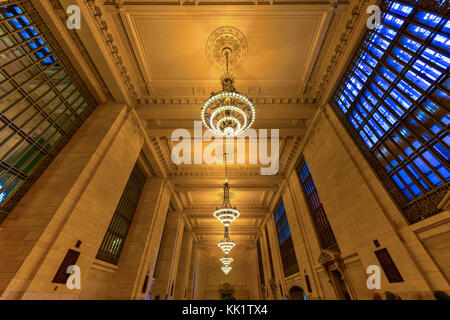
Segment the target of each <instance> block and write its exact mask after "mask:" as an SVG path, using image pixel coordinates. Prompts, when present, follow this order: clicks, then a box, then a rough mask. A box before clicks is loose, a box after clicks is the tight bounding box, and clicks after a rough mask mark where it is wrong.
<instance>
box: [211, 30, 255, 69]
mask: <svg viewBox="0 0 450 320" xmlns="http://www.w3.org/2000/svg"><path fill="white" fill-rule="evenodd" d="M223 48H229V49H230V50H231V55H230V56H229V58H228V65H229V67H230V69H232V68H233V67H234V66H236V65H238V64H240V63H242V62H244V61H245V59H246V58H247V39H246V38H245V36H244V34H243V33H242V32H241V31H240V30H239V29H237V28H235V27H232V26H222V27H219V28H217V29H216V30H214V31H213V32H212V33H211V35H210V36H209V37H208V40H207V42H206V55H207V56H208V60H209V61H210V63H211V64H214V65H216V67H218V68H219V69H220V70H225V68H226V64H227V61H226V58H225V55H224V54H223V52H222V50H223Z"/></svg>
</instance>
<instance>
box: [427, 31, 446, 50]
mask: <svg viewBox="0 0 450 320" xmlns="http://www.w3.org/2000/svg"><path fill="white" fill-rule="evenodd" d="M431 43H432V44H434V45H435V46H437V47H440V48H442V49H444V50H447V51H448V48H450V39H449V38H447V37H446V36H444V35H443V34H437V35H435V36H434V38H433V41H431Z"/></svg>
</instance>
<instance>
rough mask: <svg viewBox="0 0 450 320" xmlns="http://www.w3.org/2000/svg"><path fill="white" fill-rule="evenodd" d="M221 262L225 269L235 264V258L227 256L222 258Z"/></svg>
mask: <svg viewBox="0 0 450 320" xmlns="http://www.w3.org/2000/svg"><path fill="white" fill-rule="evenodd" d="M220 262H222V264H223V265H224V266H225V267H228V266H229V265H230V264H231V263H232V262H233V258H232V257H230V256H229V255H227V254H226V255H225V256H224V257H223V258H220Z"/></svg>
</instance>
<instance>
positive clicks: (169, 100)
mask: <svg viewBox="0 0 450 320" xmlns="http://www.w3.org/2000/svg"><path fill="white" fill-rule="evenodd" d="M193 91H195V90H194V88H193ZM197 91H198V90H197ZM200 91H201V92H206V88H203V90H200ZM244 92H245V90H244ZM206 99H208V96H198V97H158V98H144V99H138V101H137V104H139V105H160V104H198V105H202V104H203V103H204V102H205V100H206ZM253 100H254V103H255V104H259V105H263V104H305V105H306V104H307V105H312V104H315V103H316V102H317V100H318V99H317V98H313V97H255V98H254V99H253Z"/></svg>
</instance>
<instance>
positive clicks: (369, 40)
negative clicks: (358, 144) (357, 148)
mask: <svg viewBox="0 0 450 320" xmlns="http://www.w3.org/2000/svg"><path fill="white" fill-rule="evenodd" d="M444 2H445V1H444V0H441V1H439V5H444ZM417 9H418V10H415V11H414V9H413V6H412V5H405V4H403V3H399V2H395V1H390V2H389V9H388V10H390V11H391V12H393V13H395V15H393V14H390V13H383V18H382V27H381V28H380V29H378V30H376V31H372V32H370V33H369V34H368V36H367V37H366V39H365V40H364V41H363V42H362V43H361V48H362V49H361V50H360V51H358V55H359V57H357V59H358V60H357V62H356V66H354V67H353V70H351V69H350V70H349V74H348V75H347V76H346V77H347V78H346V79H348V80H347V81H346V82H345V83H344V85H343V86H342V87H341V89H340V90H344V92H345V93H346V94H348V95H349V96H350V98H351V99H352V100H354V101H352V102H351V104H350V105H344V106H341V103H340V99H342V98H340V97H339V95H337V96H336V98H335V99H336V100H337V101H338V103H339V105H340V107H341V109H343V110H344V109H345V111H344V112H347V115H348V114H350V116H348V121H350V122H351V123H352V125H353V127H354V128H355V129H356V131H357V134H359V136H361V138H362V141H363V142H364V144H365V145H366V146H367V147H369V149H370V150H366V149H364V150H365V152H368V153H371V154H374V155H375V156H376V158H377V159H379V161H380V164H381V165H382V166H383V167H385V168H386V169H387V170H388V171H391V170H393V169H394V168H395V167H397V166H399V161H400V162H401V163H402V164H405V166H404V167H403V168H402V169H401V170H400V171H398V172H397V173H396V174H391V175H390V177H392V179H393V180H394V181H395V183H396V184H397V186H398V187H399V189H400V190H401V191H402V192H403V194H404V195H405V196H406V197H407V198H408V199H409V200H413V199H415V198H418V197H419V196H421V195H422V194H423V193H424V192H425V191H427V192H428V191H429V190H431V189H433V188H435V186H437V185H441V184H442V183H444V182H445V180H447V179H448V178H449V176H450V173H449V170H448V169H447V167H448V162H449V158H450V152H449V144H450V135H449V134H448V133H447V131H446V129H447V128H446V126H448V125H449V124H450V114H449V113H448V112H446V109H445V110H444V107H442V106H439V105H436V103H438V104H439V103H440V102H441V101H449V99H450V96H449V95H448V91H450V79H449V78H448V77H444V76H445V75H446V73H448V68H449V67H450V54H449V51H450V50H449V48H450V37H449V31H450V22H449V21H448V20H444V19H445V18H443V17H442V15H440V14H438V13H431V12H425V11H424V10H425V9H422V8H417ZM400 16H402V17H403V18H401V17H400ZM406 19H407V20H408V22H406V21H405V20H406ZM416 22H417V23H416ZM444 22H445V25H444ZM405 23H407V25H405ZM419 23H420V25H419ZM400 27H405V28H404V31H403V33H405V34H409V35H405V34H398V33H399V32H398V30H399V28H400ZM435 28H442V32H439V31H436V29H435ZM446 32H447V33H446ZM414 39H415V40H414ZM418 39H420V40H418ZM388 51H389V52H388ZM405 69H406V70H405ZM375 70H376V74H373V73H374V72H375ZM372 75H373V77H372ZM371 77H372V78H371ZM441 79H442V80H441ZM438 82H439V87H438V86H436V84H437V83H438ZM341 92H342V91H341ZM425 93H426V94H427V95H430V98H427V97H426V96H424V94H425ZM353 97H355V98H354V99H353ZM430 99H433V100H430ZM419 101H420V105H415V104H417V102H419ZM333 105H336V104H333ZM342 105H343V103H342ZM413 105H414V107H413ZM374 109H375V110H374ZM400 118H401V119H402V122H401V123H402V124H400V122H399V120H398V119H400ZM364 121H366V122H364ZM431 134H434V135H435V136H432V135H431ZM394 141H395V142H394ZM375 144H377V149H374V148H373V147H374V145H375ZM385 146H386V147H388V148H390V149H392V150H394V152H393V153H392V154H389V152H388V150H387V148H385ZM383 154H384V155H385V156H384V157H383ZM419 154H420V156H419ZM405 155H408V156H407V157H405ZM421 157H423V158H421ZM425 159H426V160H427V161H425ZM427 162H428V163H429V164H427ZM443 162H445V163H443ZM430 168H433V170H434V171H433V170H431V169H430ZM436 172H439V174H436ZM402 179H403V180H402Z"/></svg>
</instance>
